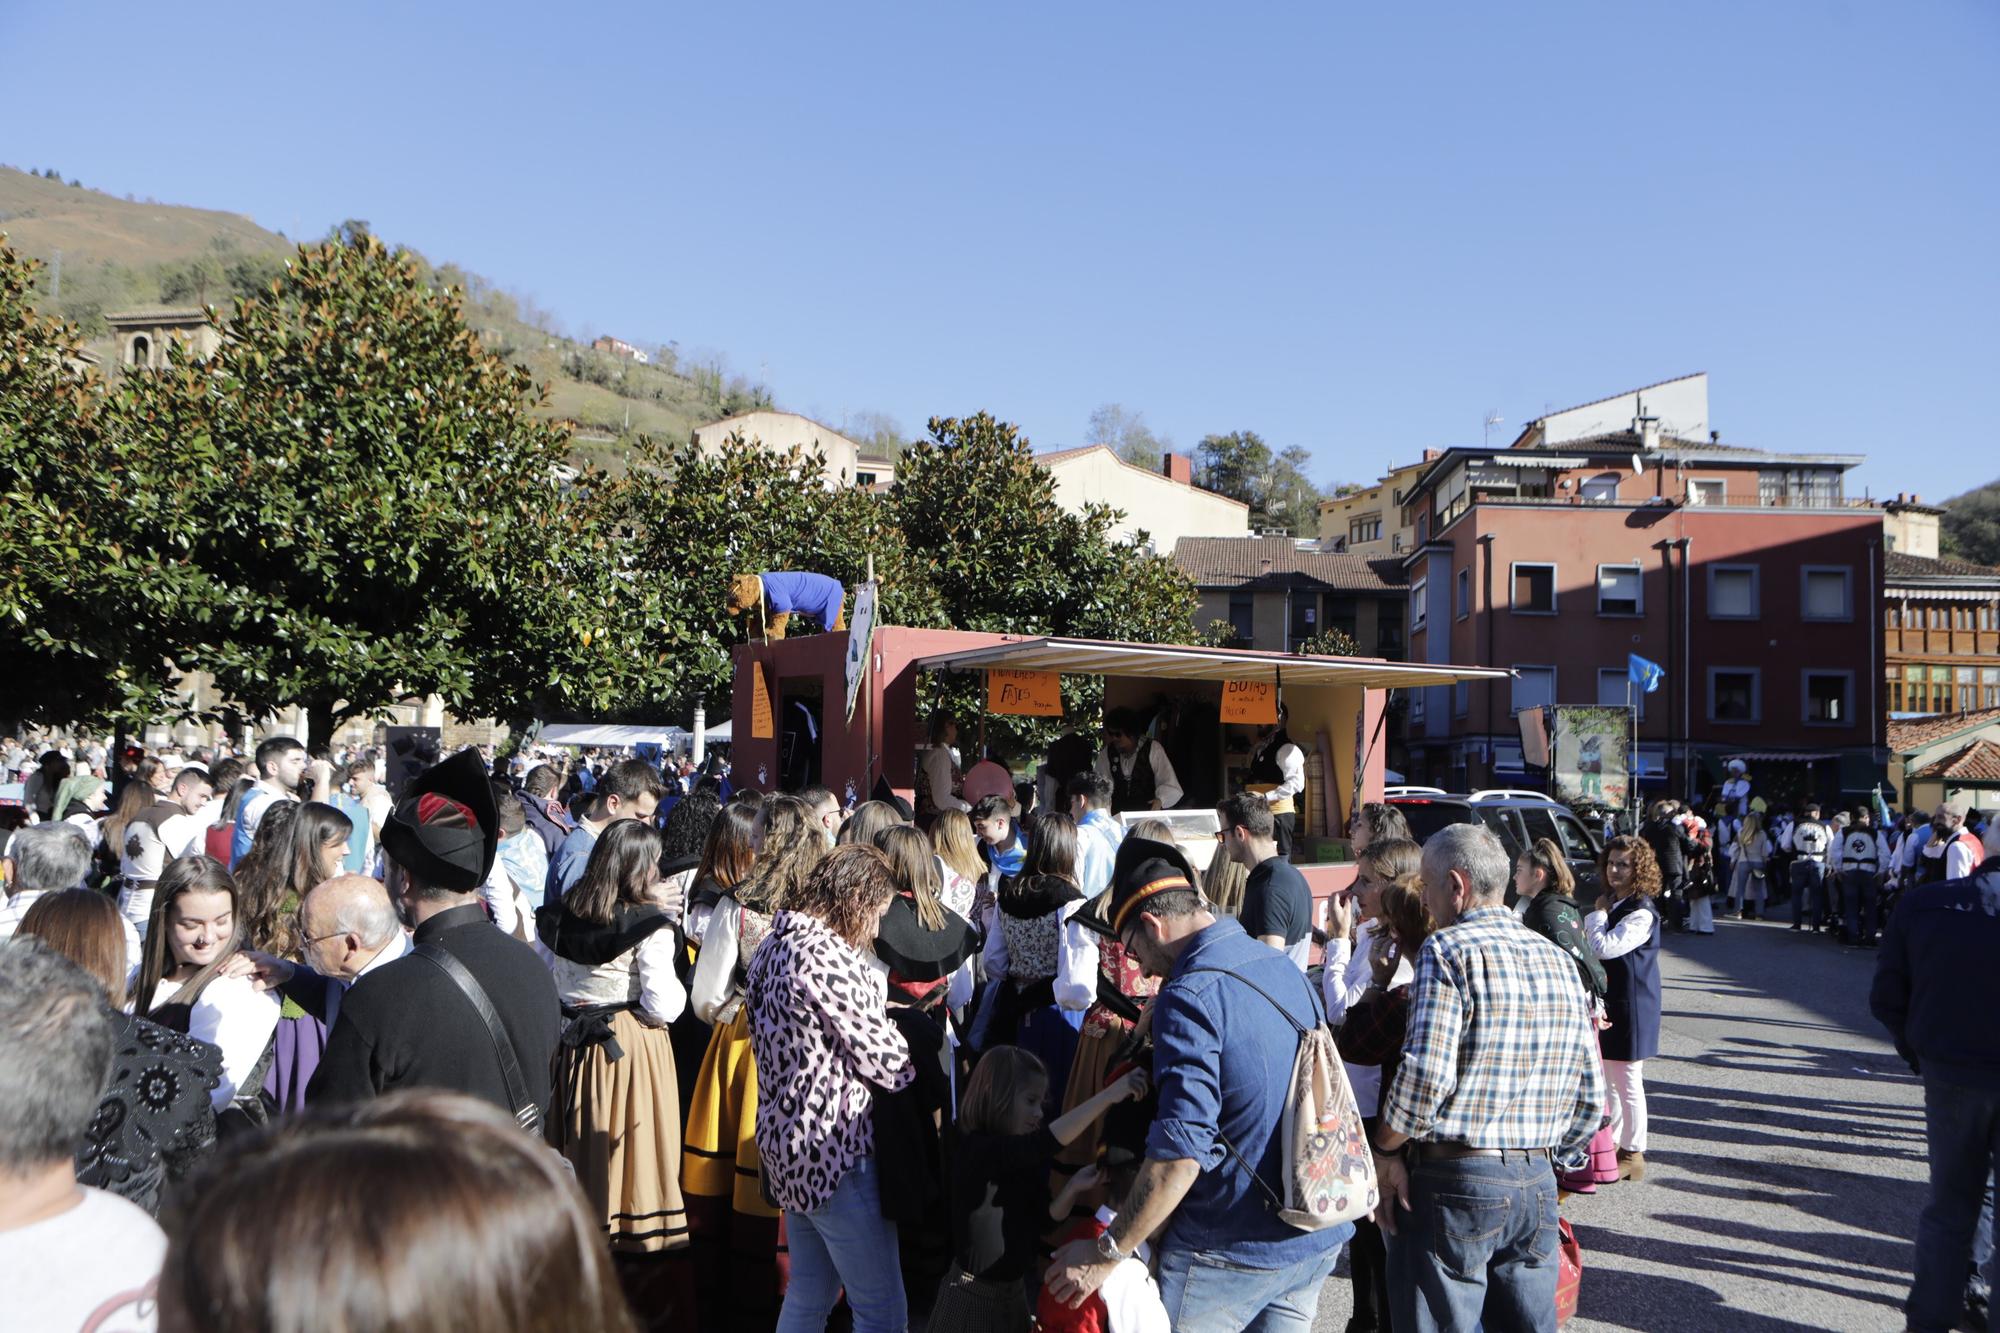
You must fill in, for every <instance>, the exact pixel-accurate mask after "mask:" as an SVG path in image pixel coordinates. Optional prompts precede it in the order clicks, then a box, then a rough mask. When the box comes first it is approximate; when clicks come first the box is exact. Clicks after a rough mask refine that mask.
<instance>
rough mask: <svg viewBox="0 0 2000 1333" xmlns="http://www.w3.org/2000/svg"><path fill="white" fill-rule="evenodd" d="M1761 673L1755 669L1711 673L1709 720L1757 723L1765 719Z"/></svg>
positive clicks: (1719, 669)
mask: <svg viewBox="0 0 2000 1333" xmlns="http://www.w3.org/2000/svg"><path fill="white" fill-rule="evenodd" d="M1759 675H1760V673H1759V672H1758V670H1757V668H1755V667H1710V668H1709V669H1708V720H1709V721H1711V722H1755V721H1757V720H1759V719H1760V718H1761V717H1762V716H1763V709H1764V700H1763V697H1762V695H1763V691H1762V689H1761V685H1762V681H1761V680H1760V679H1759Z"/></svg>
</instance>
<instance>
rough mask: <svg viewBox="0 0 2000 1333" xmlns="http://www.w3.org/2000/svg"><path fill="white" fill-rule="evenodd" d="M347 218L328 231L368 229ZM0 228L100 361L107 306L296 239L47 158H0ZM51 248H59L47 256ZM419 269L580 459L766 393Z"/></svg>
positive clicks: (174, 287) (40, 299)
mask: <svg viewBox="0 0 2000 1333" xmlns="http://www.w3.org/2000/svg"><path fill="white" fill-rule="evenodd" d="M366 226H367V224H366V223H357V222H352V221H350V222H346V223H343V224H341V226H340V227H337V228H335V229H334V230H336V231H339V230H342V229H343V228H344V229H347V230H350V231H351V230H355V229H362V230H365V229H366ZM0 235H5V236H6V237H7V239H8V242H9V243H10V244H11V245H13V246H14V248H15V249H16V250H18V251H20V252H21V253H23V254H25V255H28V256H30V257H32V258H34V259H38V260H40V261H41V262H42V264H43V265H44V267H43V269H42V271H41V272H40V273H39V274H38V275H37V277H36V288H37V303H38V305H39V306H40V307H41V308H42V309H43V310H44V311H46V312H48V313H50V314H56V315H60V316H61V317H63V318H64V319H68V320H71V321H73V322H75V323H76V324H77V325H78V326H79V328H80V329H81V330H82V332H83V334H84V336H85V338H86V339H88V340H90V342H89V347H90V350H91V351H92V352H94V353H96V354H97V355H98V357H99V360H100V361H101V362H102V363H103V364H104V366H105V367H106V369H107V370H108V371H114V373H115V362H116V357H115V356H113V355H112V354H111V352H112V347H111V341H110V338H109V337H108V331H107V328H106V325H105V323H104V316H105V315H106V314H108V313H115V312H117V311H120V310H129V309H143V308H146V307H151V306H202V305H215V306H218V307H221V308H222V309H224V310H225V311H226V310H227V309H228V308H229V304H230V302H231V301H232V300H234V299H235V298H236V297H238V296H243V295H247V294H249V293H251V292H254V291H259V290H262V289H264V288H266V287H268V286H269V284H270V282H271V281H272V279H274V278H276V277H277V276H278V275H279V273H281V272H282V271H283V268H284V264H285V261H286V260H287V259H288V258H290V257H291V256H292V254H293V252H294V249H295V247H296V242H297V241H299V240H301V239H316V238H300V237H286V236H285V235H284V234H283V233H282V232H276V231H270V230H267V229H266V228H264V227H261V226H259V225H258V224H257V223H256V222H254V221H252V220H251V219H250V218H247V217H244V216H242V215H241V214H237V213H227V212H221V211H218V210H214V209H205V208H191V207H187V206H185V205H180V204H162V203H158V202H156V201H154V200H150V199H134V198H132V197H131V196H129V195H128V196H125V197H124V198H120V197H118V196H117V195H113V194H109V193H106V192H104V191H102V190H95V189H90V188H88V187H86V186H84V185H82V184H80V183H78V182H76V181H73V180H71V181H65V180H64V179H62V177H61V175H60V173H57V172H54V171H52V170H47V169H44V170H43V171H40V172H32V171H22V170H18V169H16V168H14V167H8V166H0ZM58 256H60V259H59V260H58ZM424 264H425V267H426V268H427V269H428V270H429V271H430V273H431V275H432V276H433V277H434V279H435V280H436V281H437V282H439V283H440V284H443V285H445V286H451V287H457V288H459V289H460V290H462V291H463V292H464V294H465V301H466V322H467V323H468V324H469V325H470V326H471V327H472V328H473V330H474V331H475V332H476V333H478V335H479V337H480V339H481V341H482V342H483V343H485V345H486V346H488V347H489V348H491V349H492V350H494V351H496V352H498V353H499V354H501V355H503V356H505V357H507V358H508V359H509V360H511V361H513V362H515V363H516V364H518V365H520V366H523V367H525V368H526V369H527V370H528V371H529V372H530V373H532V374H533V375H534V377H535V379H536V381H537V382H539V383H541V384H543V385H545V386H547V388H548V391H549V396H548V401H547V402H546V403H545V404H544V405H543V407H542V409H541V415H543V416H544V417H546V418H549V419H553V420H564V421H570V422H574V423H575V434H576V436H577V441H576V444H575V446H574V449H575V452H576V454H577V456H578V458H579V461H590V462H594V463H597V464H599V465H600V466H611V467H614V468H615V467H617V466H619V465H620V464H622V462H623V460H624V458H625V456H626V452H627V448H626V446H627V444H628V442H629V441H630V440H631V438H632V437H633V436H636V435H639V434H649V435H652V436H655V437H657V438H662V439H672V440H681V439H685V438H687V436H688V433H689V432H690V431H691V430H692V429H693V428H694V427H695V426H697V425H699V424H701V423H702V422H705V421H713V420H715V419H717V418H718V417H724V416H729V415H731V414H733V413H736V412H741V411H745V410H748V409H750V408H752V407H760V406H768V405H769V404H770V402H771V394H770V391H769V390H768V389H767V388H766V387H764V386H763V385H758V384H752V383H750V382H749V381H748V380H746V379H745V378H744V377H742V376H740V375H731V374H730V373H729V371H728V369H727V367H726V366H725V365H724V364H723V363H722V361H721V359H720V358H719V357H715V356H710V357H707V358H704V359H701V360H698V361H694V362H689V361H686V360H684V359H683V358H682V356H681V355H680V353H679V351H678V349H676V348H674V347H671V346H668V347H647V348H645V349H644V350H645V351H646V352H648V353H649V354H650V355H651V357H652V360H653V363H652V364H650V365H639V364H637V363H636V362H633V361H630V360H628V359H626V358H624V357H620V356H616V355H613V354H611V353H608V352H601V351H598V350H596V349H594V348H592V347H590V346H588V345H587V344H586V343H583V342H579V341H577V340H575V339H572V338H569V337H566V336H564V335H563V334H561V333H559V332H557V331H556V330H555V327H554V326H555V320H554V319H553V318H552V317H550V316H549V315H548V314H547V313H546V312H544V311H541V310H538V309H536V308H535V307H534V306H533V304H532V303H530V302H528V301H526V300H524V299H523V298H521V297H519V296H516V295H514V294H513V293H510V292H508V291H505V290H504V289H502V288H501V287H500V286H498V285H497V284H495V283H493V282H490V281H488V280H487V279H485V278H483V277H481V276H479V275H478V274H474V273H468V272H466V271H464V270H463V269H460V268H459V267H457V266H456V265H453V264H449V263H445V264H435V265H434V264H431V263H430V262H429V261H428V260H426V261H424Z"/></svg>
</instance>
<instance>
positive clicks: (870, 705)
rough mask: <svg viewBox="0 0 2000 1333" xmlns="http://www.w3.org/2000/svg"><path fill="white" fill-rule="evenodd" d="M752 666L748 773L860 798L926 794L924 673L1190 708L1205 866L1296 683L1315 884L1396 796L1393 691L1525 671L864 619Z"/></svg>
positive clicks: (745, 747) (741, 699)
mask: <svg viewBox="0 0 2000 1333" xmlns="http://www.w3.org/2000/svg"><path fill="white" fill-rule="evenodd" d="M860 632H862V633H866V630H865V629H864V630H862V631H860ZM735 664H736V671H735V687H734V688H735V694H734V698H735V710H734V714H733V720H732V722H731V742H730V744H731V777H732V779H733V781H734V782H735V783H736V785H738V786H750V787H755V788H757V789H759V790H762V791H774V790H778V789H781V788H788V787H790V788H796V787H799V786H804V785H808V784H812V783H818V784H821V785H824V786H827V787H829V788H831V789H832V790H833V791H834V792H835V793H836V794H838V795H840V796H841V797H842V799H843V801H844V802H846V803H847V804H849V805H852V804H853V803H854V802H856V801H865V800H867V799H868V798H869V796H870V793H871V792H872V791H873V790H874V789H875V786H876V784H877V782H878V781H886V782H887V784H888V785H889V786H890V787H891V788H892V789H894V790H896V791H897V793H898V794H899V795H902V796H903V797H905V798H906V799H907V798H909V797H910V796H911V794H912V792H913V790H914V788H915V784H916V779H917V765H918V761H919V753H920V751H922V750H923V749H924V748H925V747H926V746H927V744H928V742H929V735H928V722H929V719H928V718H924V717H920V716H918V698H919V695H918V684H919V678H920V676H921V674H922V673H924V672H931V671H949V672H978V673H981V674H982V675H983V677H984V678H985V682H986V688H985V690H984V691H983V693H982V697H984V698H985V699H986V701H987V706H988V709H989V711H994V712H1026V713H1033V714H1035V715H1046V710H1047V707H1048V702H1049V700H1050V699H1051V697H1053V698H1054V699H1055V700H1057V701H1059V700H1060V697H1061V695H1060V689H1059V680H1060V677H1062V676H1065V675H1087V676H1096V677H1100V678H1102V680H1103V682H1104V707H1105V708H1106V709H1107V710H1109V709H1113V708H1118V707H1132V708H1136V709H1138V710H1140V711H1141V712H1142V713H1144V714H1146V715H1147V716H1150V717H1154V718H1162V719H1172V722H1171V732H1172V736H1173V741H1174V744H1173V745H1172V746H1171V747H1170V752H1171V754H1172V757H1173V761H1174V766H1175V769H1176V772H1177V773H1178V774H1179V776H1180V778H1181V782H1182V785H1183V787H1184V788H1185V790H1186V796H1185V798H1184V799H1183V801H1182V802H1181V803H1180V807H1179V808H1178V809H1176V810H1170V811H1166V812H1164V815H1165V817H1166V818H1167V819H1168V822H1169V823H1170V824H1172V825H1173V827H1174V832H1175V836H1176V838H1177V839H1178V840H1179V841H1180V842H1181V844H1182V845H1183V847H1184V848H1185V849H1186V850H1187V852H1188V854H1189V857H1190V859H1192V860H1193V861H1194V862H1195V864H1196V866H1197V868H1200V867H1203V866H1205V865H1206V864H1207V861H1208V859H1209V856H1210V854H1211V853H1212V852H1213V851H1214V849H1215V846H1216V842H1215V830H1216V824H1215V819H1214V810H1213V806H1214V803H1215V802H1216V801H1217V800H1219V799H1220V798H1221V797H1222V796H1225V795H1227V794H1229V793H1231V792H1235V791H1238V790H1241V789H1242V788H1243V786H1244V785H1245V771H1244V770H1245V767H1246V764H1247V761H1248V756H1249V752H1250V748H1251V740H1252V738H1253V737H1254V736H1255V735H1256V734H1257V730H1258V726H1259V723H1260V722H1269V721H1274V720H1275V710H1276V706H1277V703H1278V702H1279V698H1280V696H1281V695H1282V699H1283V702H1284V704H1285V705H1286V708H1287V712H1288V721H1287V730H1288V732H1289V734H1290V736H1291V738H1292V741H1293V742H1294V743H1295V744H1297V745H1298V746H1299V747H1300V749H1301V750H1302V751H1303V752H1304V754H1305V757H1306V789H1305V792H1304V794H1303V797H1302V800H1301V801H1300V803H1299V804H1300V808H1299V811H1298V820H1297V836H1296V837H1295V839H1294V847H1293V851H1292V861H1293V863H1294V864H1296V865H1297V866H1298V867H1299V868H1300V870H1301V871H1303V872H1304V874H1305V876H1306V879H1307V882H1308V883H1309V884H1311V886H1312V889H1313V893H1314V896H1315V897H1324V896H1325V895H1326V894H1327V893H1329V892H1332V891H1334V890H1337V889H1341V888H1344V887H1346V886H1347V885H1348V884H1349V883H1351V882H1352V880H1353V876H1354V868H1353V864H1352V861H1351V858H1350V857H1349V854H1348V848H1347V842H1346V832H1347V827H1348V821H1349V819H1350V818H1351V816H1352V814H1353V811H1354V808H1355V806H1356V805H1357V804H1358V803H1363V802H1368V801H1379V800H1381V799H1382V767H1383V745H1382V731H1383V712H1384V709H1385V706H1386V704H1387V701H1388V691H1389V690H1392V689H1405V688H1411V687H1416V686H1427V685H1452V684H1456V683H1457V682H1459V681H1464V680H1494V679H1505V678H1506V676H1507V674H1508V673H1507V672H1506V671H1504V670H1494V669H1490V668H1484V667H1460V666H1447V665H1441V664H1430V663H1405V662H1389V661H1384V660H1380V659H1376V658H1354V657H1317V656H1302V655H1295V654H1286V653H1269V652H1254V651H1249V650H1243V649H1219V648H1195V647H1187V646H1182V645H1176V644H1144V643H1116V642H1106V641H1100V640H1092V639H1069V638H1054V637H1043V636H1019V635H1009V634H978V633H969V632H963V631H958V630H932V629H909V628H903V627H898V626H882V627H879V628H876V629H875V630H874V631H873V633H872V635H871V636H870V637H869V638H868V640H867V641H866V642H865V643H864V642H862V641H859V640H857V639H856V637H855V634H854V633H853V632H849V631H841V632H837V633H832V634H814V635H808V636H805V637H802V638H788V639H777V640H757V641H753V642H750V643H746V644H742V645H740V646H738V647H737V648H736V650H735ZM850 697H851V698H852V700H853V704H852V709H851V711H850V708H849V702H848V701H849V699H850ZM1057 707H1058V708H1060V704H1059V702H1058V703H1057ZM959 721H960V724H961V727H962V731H961V735H960V739H959V745H960V747H961V749H962V750H963V752H964V753H965V754H966V756H967V761H968V762H970V760H971V757H972V755H973V754H975V753H976V752H977V750H978V736H979V730H980V725H979V719H977V718H971V717H966V718H961V719H959ZM1067 725H1068V726H1069V728H1070V729H1072V730H1076V731H1079V732H1081V733H1083V734H1085V735H1087V736H1090V737H1092V738H1093V741H1094V740H1095V738H1096V737H1097V736H1098V734H1099V731H1100V726H1101V724H1100V719H1098V718H1096V717H1088V718H1078V717H1072V718H1069V719H1067ZM1164 743H1165V738H1163V744H1164ZM1016 776H1028V777H1032V776H1033V774H1032V771H1030V772H1029V773H1027V774H1017V775H1016ZM1149 813H1151V812H1140V813H1137V814H1133V815H1128V816H1125V818H1126V820H1127V822H1130V820H1131V819H1134V818H1140V817H1145V815H1146V814H1149Z"/></svg>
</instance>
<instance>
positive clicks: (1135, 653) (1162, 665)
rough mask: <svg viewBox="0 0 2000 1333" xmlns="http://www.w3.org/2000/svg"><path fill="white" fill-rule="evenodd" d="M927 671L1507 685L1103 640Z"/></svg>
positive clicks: (939, 658)
mask: <svg viewBox="0 0 2000 1333" xmlns="http://www.w3.org/2000/svg"><path fill="white" fill-rule="evenodd" d="M917 665H918V666H919V667H922V668H923V669H924V670H926V671H940V670H952V669H964V670H978V669H981V668H987V667H1004V668H1007V669H1009V670H1013V671H1057V672H1068V673H1070V674H1073V675H1080V676H1151V677H1161V678H1165V679H1171V680H1213V681H1225V680H1261V679H1266V678H1268V677H1270V676H1272V675H1282V676H1283V678H1284V681H1285V684H1287V685H1365V686H1367V687H1368V688H1369V689H1376V690H1396V689H1408V688H1410V687H1412V686H1418V685H1456V684H1457V683H1458V682H1459V681H1462V680H1468V681H1469V680H1505V679H1507V678H1508V676H1509V675H1510V674H1511V673H1510V672H1507V671H1505V670H1500V669H1496V668H1493V667H1466V666H1447V665H1444V664H1442V663H1413V662H1384V661H1379V660H1377V659H1375V658H1368V657H1313V656H1305V655H1301V654H1297V653H1268V652H1255V651H1252V650H1250V649H1241V648H1191V647H1187V646H1186V645H1183V644H1170V643H1111V642H1105V641H1102V640H1098V639H1058V638H1037V639H1009V640H1008V641H1007V642H1005V643H996V644H992V645H990V646H988V647H985V648H966V649H962V650H960V651H958V652H951V653H939V654H937V655H936V656H935V657H925V658H920V659H918V661H917Z"/></svg>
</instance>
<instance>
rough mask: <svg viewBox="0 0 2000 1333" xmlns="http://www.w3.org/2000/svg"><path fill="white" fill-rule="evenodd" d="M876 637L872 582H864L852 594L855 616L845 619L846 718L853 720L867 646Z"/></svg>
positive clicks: (864, 668)
mask: <svg viewBox="0 0 2000 1333" xmlns="http://www.w3.org/2000/svg"><path fill="white" fill-rule="evenodd" d="M874 638H875V585H874V584H873V583H864V584H862V585H861V591H860V592H859V593H856V594H855V597H854V619H852V620H850V621H848V622H847V720H848V721H849V722H852V721H853V720H854V701H855V699H857V698H858V697H859V696H860V694H861V681H862V678H863V677H865V676H866V675H867V674H868V647H869V645H870V644H871V643H873V642H874Z"/></svg>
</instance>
